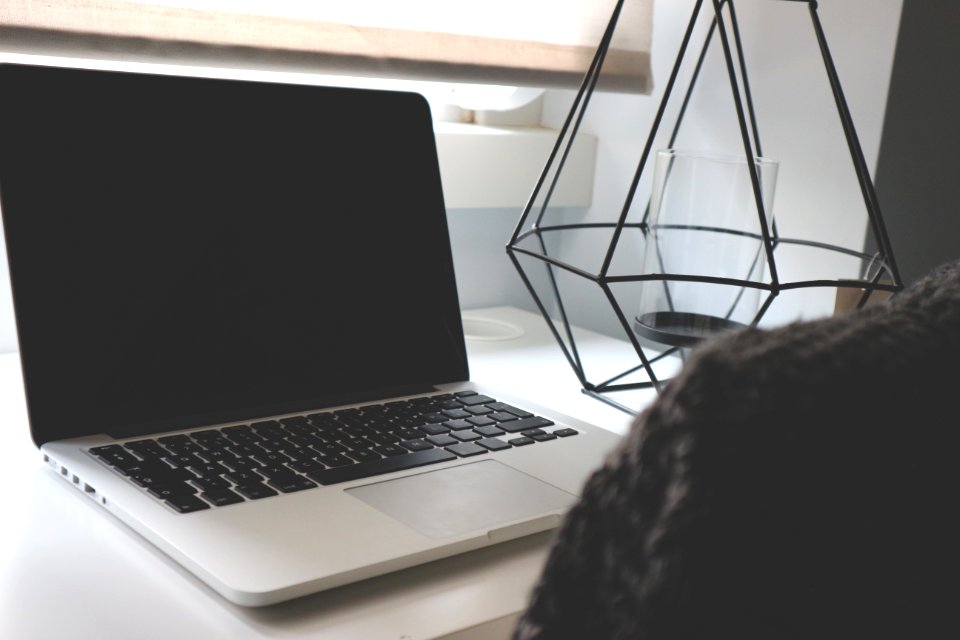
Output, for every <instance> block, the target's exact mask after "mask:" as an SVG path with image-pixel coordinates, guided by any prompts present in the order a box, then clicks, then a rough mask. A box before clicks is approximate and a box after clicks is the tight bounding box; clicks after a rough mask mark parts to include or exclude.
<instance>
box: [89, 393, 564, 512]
mask: <svg viewBox="0 0 960 640" xmlns="http://www.w3.org/2000/svg"><path fill="white" fill-rule="evenodd" d="M555 427H556V425H554V423H553V422H551V421H550V420H548V419H546V418H543V417H541V416H537V415H534V414H532V413H530V412H528V411H524V410H523V409H518V408H516V407H513V406H511V405H509V404H506V403H504V402H499V401H497V400H496V399H494V398H491V397H490V396H486V395H481V394H478V393H476V392H473V391H462V392H459V393H455V394H440V395H433V396H424V397H419V398H412V399H410V400H400V401H396V402H387V403H384V404H375V405H367V406H363V407H357V408H353V409H342V410H339V411H329V412H320V413H310V414H306V415H298V416H291V417H286V418H280V419H277V420H264V421H259V422H253V423H250V424H239V425H232V426H228V427H223V428H219V429H202V430H198V431H193V432H191V433H186V434H178V435H172V436H165V437H160V438H157V439H141V440H134V441H130V442H125V443H122V444H111V445H106V446H102V447H93V448H91V449H90V453H92V454H93V455H95V456H97V457H98V458H99V459H100V460H101V461H102V462H103V463H105V464H107V465H109V466H111V467H113V468H114V469H115V470H117V471H118V472H119V473H121V474H123V475H124V476H126V477H127V478H128V479H129V480H130V481H131V482H133V483H135V484H137V485H139V486H140V487H143V488H144V490H146V491H147V492H148V493H150V495H152V496H154V497H155V498H157V499H158V500H162V501H164V502H165V503H166V504H167V505H169V506H170V507H171V508H173V509H174V510H176V511H178V512H180V513H188V512H192V511H199V510H202V509H209V508H211V507H223V506H227V505H231V504H237V503H240V502H245V501H247V500H259V499H261V498H267V497H270V496H276V495H280V494H281V493H292V492H294V491H303V490H305V489H312V488H314V487H317V486H318V485H331V484H337V483H340V482H348V481H350V480H358V479H361V478H368V477H371V476H377V475H381V474H384V473H391V472H394V471H402V470H405V469H412V468H415V467H422V466H425V465H430V464H436V463H439V462H447V461H450V460H456V459H458V458H467V457H471V456H476V455H483V454H488V453H495V452H497V451H502V450H506V449H511V448H513V447H522V446H528V445H532V444H535V443H541V442H548V441H550V440H556V439H557V438H565V437H570V436H574V435H577V434H578V433H579V432H578V431H577V430H576V429H570V428H559V429H558V428H555Z"/></svg>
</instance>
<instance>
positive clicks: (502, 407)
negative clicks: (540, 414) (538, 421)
mask: <svg viewBox="0 0 960 640" xmlns="http://www.w3.org/2000/svg"><path fill="white" fill-rule="evenodd" d="M487 407H488V408H490V409H493V410H494V411H509V412H510V413H512V414H514V415H515V416H517V417H518V418H529V417H530V416H532V415H533V414H532V413H530V412H529V411H524V410H523V409H518V408H516V407H514V406H512V405H509V404H507V403H506V402H494V403H491V404H488V405H487Z"/></svg>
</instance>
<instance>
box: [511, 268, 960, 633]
mask: <svg viewBox="0 0 960 640" xmlns="http://www.w3.org/2000/svg"><path fill="white" fill-rule="evenodd" d="M958 364H960V266H958V265H956V264H951V265H945V266H944V267H942V268H940V269H937V270H935V271H934V272H933V273H931V274H930V275H928V276H927V277H926V278H924V279H923V280H922V281H920V282H918V283H917V284H916V285H914V286H912V287H911V288H909V289H908V290H906V291H904V292H902V293H901V294H900V295H898V296H895V297H894V298H892V299H891V300H890V301H889V302H886V303H882V304H880V305H877V306H875V307H870V308H868V309H865V310H862V311H858V312H853V313H849V314H846V315H843V316H836V317H832V318H826V319H822V320H816V321H805V322H796V323H793V324H791V325H788V326H784V327H780V328H777V329H773V330H757V329H748V330H743V331H740V332H737V333H733V334H729V335H727V336H725V337H722V338H718V339H716V340H714V341H712V342H709V343H706V344H704V345H702V346H701V347H700V348H699V349H696V350H694V353H693V354H692V355H691V357H690V358H689V359H688V361H687V363H686V365H685V366H684V368H683V370H682V372H681V373H680V375H679V376H678V377H677V378H675V379H674V380H672V381H670V382H669V383H668V385H667V388H666V389H665V390H664V392H663V393H662V394H661V395H660V396H659V397H658V398H657V400H656V401H655V402H654V403H653V404H652V405H651V406H650V407H649V408H648V409H647V410H646V411H645V412H644V413H643V414H642V415H640V416H639V417H638V418H637V420H636V422H635V424H634V425H633V428H632V430H631V432H630V433H629V434H628V436H627V437H626V438H625V439H624V442H623V443H622V445H621V446H620V447H619V448H618V449H617V450H616V451H615V452H614V453H613V455H611V456H610V458H609V459H608V460H607V462H606V463H605V464H604V466H603V467H602V468H600V469H599V470H598V471H597V472H596V473H595V474H593V476H592V477H591V478H590V479H589V480H588V482H587V485H586V487H585V490H584V493H583V496H582V498H581V500H580V501H579V502H578V503H577V504H576V505H575V506H574V508H573V509H572V510H571V512H570V513H569V515H568V517H567V518H566V520H565V522H564V524H563V525H562V526H561V528H560V529H559V530H558V532H557V535H556V537H555V539H554V544H553V547H552V549H551V552H550V555H549V558H548V561H547V564H546V567H545V569H544V572H543V575H542V577H541V580H540V582H539V584H538V585H537V587H536V589H535V591H534V593H533V597H532V600H531V602H530V604H529V608H528V609H527V610H526V612H525V613H524V614H523V616H522V617H521V620H520V622H519V624H518V626H517V628H516V631H515V634H514V639H515V640H535V639H537V640H546V639H554V638H558V639H560V638H571V639H574V638H575V639H578V640H581V639H627V638H630V639H643V640H667V639H674V638H677V639H680V638H682V639H688V638H689V639H700V638H703V639H707V638H710V639H717V638H720V639H724V638H732V639H737V640H754V639H756V640H772V639H776V638H787V639H800V638H804V639H814V638H817V639H820V638H877V637H884V638H886V637H889V638H893V637H898V638H921V637H923V638H940V637H943V638H947V637H950V638H955V637H960V624H958V622H957V614H954V613H953V611H954V610H955V609H956V603H955V600H956V596H957V595H958V591H960V589H958V587H957V583H958V580H960V574H958V573H957V569H958V568H960V567H958V563H957V555H956V552H955V551H954V548H955V547H956V546H957V545H960V535H958V529H957V526H956V525H955V524H953V523H954V521H955V520H958V519H960V518H957V515H958V513H957V511H958V508H957V498H956V495H955V491H956V490H957V489H958V488H960V483H958V475H960V474H958V471H957V469H958V467H960V465H958V463H957V462H955V460H956V458H957V456H958V455H960V449H958V447H957V446H956V443H957V440H958V439H957V437H956V436H955V434H956V433H958V431H960V376H958V375H957V367H958Z"/></svg>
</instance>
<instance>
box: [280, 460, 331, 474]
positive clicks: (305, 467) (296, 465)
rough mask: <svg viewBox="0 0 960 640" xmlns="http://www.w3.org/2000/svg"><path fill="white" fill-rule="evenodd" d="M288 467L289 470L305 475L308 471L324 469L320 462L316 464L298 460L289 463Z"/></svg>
mask: <svg viewBox="0 0 960 640" xmlns="http://www.w3.org/2000/svg"><path fill="white" fill-rule="evenodd" d="M288 466H289V467H290V468H291V469H295V470H297V471H300V472H302V473H306V472H308V471H320V470H321V469H325V468H326V467H324V466H323V463H322V462H318V461H317V460H298V461H296V462H291V463H290V464H289V465H288Z"/></svg>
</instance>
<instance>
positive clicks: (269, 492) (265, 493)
mask: <svg viewBox="0 0 960 640" xmlns="http://www.w3.org/2000/svg"><path fill="white" fill-rule="evenodd" d="M234 490H235V491H236V492H237V493H239V494H240V495H242V496H245V497H247V498H250V499H251V500H259V499H260V498H269V497H270V496H275V495H277V492H276V491H274V490H273V489H271V488H270V487H268V486H267V485H265V484H263V483H253V484H245V485H242V486H236V487H234Z"/></svg>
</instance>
